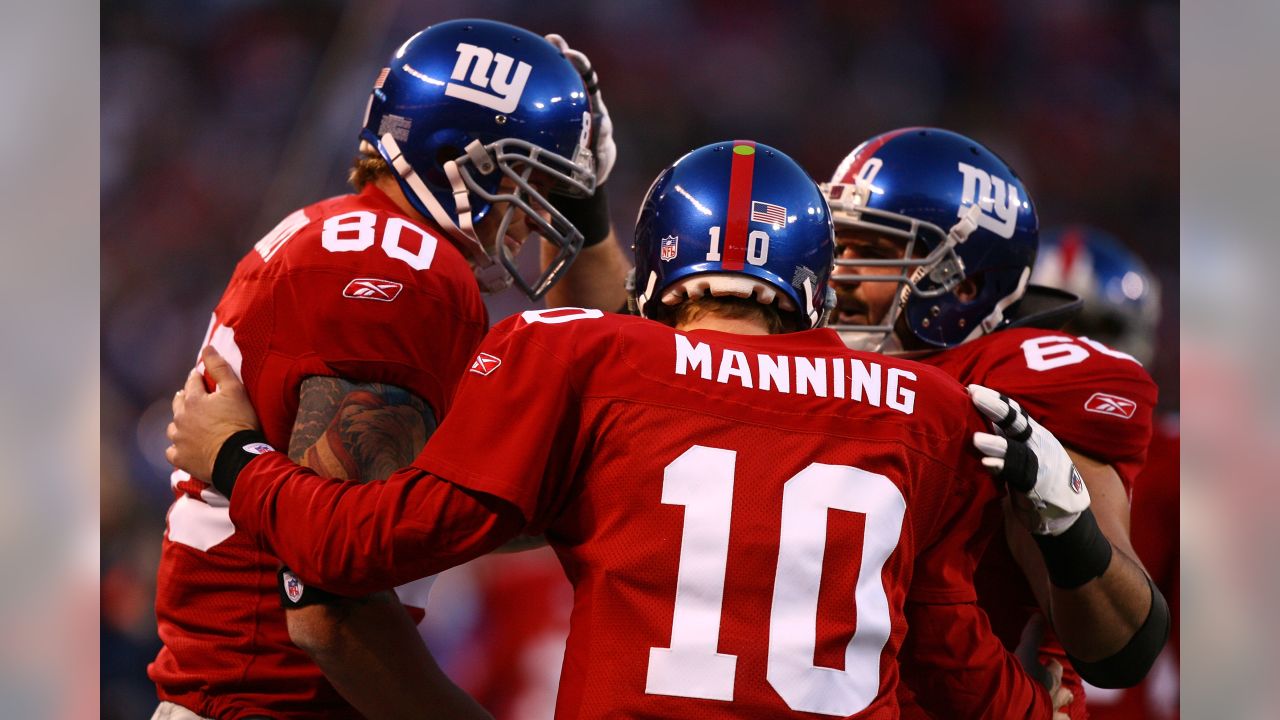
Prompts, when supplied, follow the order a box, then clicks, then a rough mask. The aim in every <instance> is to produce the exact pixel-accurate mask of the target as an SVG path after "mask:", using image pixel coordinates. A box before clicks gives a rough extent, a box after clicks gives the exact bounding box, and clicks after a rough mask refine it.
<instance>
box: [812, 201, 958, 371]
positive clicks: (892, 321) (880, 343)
mask: <svg viewBox="0 0 1280 720" xmlns="http://www.w3.org/2000/svg"><path fill="white" fill-rule="evenodd" d="M822 189H823V192H824V194H825V195H827V198H828V202H829V203H830V204H831V207H832V210H833V211H834V212H833V219H834V222H835V227H836V237H837V241H836V260H835V265H836V271H835V272H834V273H832V275H831V282H832V283H833V284H835V285H836V287H837V288H839V287H840V286H842V285H846V286H847V285H861V284H863V283H892V284H893V285H894V292H893V299H892V300H891V301H890V303H889V305H888V307H887V308H886V309H885V311H884V313H883V314H882V315H881V317H880V319H879V321H876V320H875V319H874V318H870V317H869V318H868V322H867V323H865V324H846V323H839V324H837V325H836V326H835V327H836V330H837V331H838V332H839V333H840V335H841V337H842V338H844V340H845V343H846V344H847V345H848V346H849V347H852V348H855V349H858V350H868V351H872V352H881V351H888V350H900V349H901V345H900V344H899V342H898V339H897V337H896V335H895V327H896V325H897V322H898V318H899V316H901V314H902V309H903V306H904V304H905V303H906V301H907V299H908V298H911V297H917V298H936V297H940V296H942V295H945V294H947V293H949V292H952V291H953V290H955V288H956V287H957V286H958V285H959V284H960V283H961V282H962V281H963V280H964V262H963V261H962V260H961V259H960V258H959V257H958V256H957V255H956V252H955V247H956V245H957V244H958V242H959V239H958V238H957V237H952V236H950V234H949V233H947V232H945V231H943V230H942V228H940V227H938V226H937V225H934V224H932V223H928V222H924V221H921V220H918V219H915V218H911V217H907V216H905V215H899V214H897V213H891V212H886V211H883V210H876V209H873V208H860V207H858V205H857V202H856V200H855V201H854V202H849V201H847V200H846V201H845V202H844V203H841V202H840V201H839V200H832V199H831V198H832V197H833V196H835V197H837V198H850V197H853V198H857V197H858V190H857V189H856V188H855V187H854V186H850V185H842V184H840V183H827V184H824V185H823V186H822ZM837 208H838V211H837ZM849 230H853V231H857V232H859V233H865V234H867V235H872V236H877V237H882V238H885V239H888V240H891V241H893V242H894V244H895V245H896V246H897V248H898V249H899V252H898V253H897V254H896V256H895V257H858V256H857V253H855V257H851V258H849V257H843V253H842V244H841V243H840V234H841V231H849ZM929 248H932V249H929ZM921 252H923V253H924V254H923V256H921ZM842 268H848V271H847V272H841V269H842ZM881 268H892V269H894V270H897V272H896V273H892V274H891V273H886V272H880V269H881ZM868 270H870V271H871V272H865V271H868ZM859 271H863V272H859ZM837 294H839V291H838V290H837ZM868 309H869V310H870V308H868Z"/></svg>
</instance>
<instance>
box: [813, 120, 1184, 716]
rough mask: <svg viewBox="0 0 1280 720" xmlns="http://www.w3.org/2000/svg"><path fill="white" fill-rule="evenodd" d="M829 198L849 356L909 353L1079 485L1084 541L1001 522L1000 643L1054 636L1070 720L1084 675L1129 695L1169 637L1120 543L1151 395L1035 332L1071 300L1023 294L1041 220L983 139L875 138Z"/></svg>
mask: <svg viewBox="0 0 1280 720" xmlns="http://www.w3.org/2000/svg"><path fill="white" fill-rule="evenodd" d="M826 193H827V196H828V201H829V203H830V205H831V208H832V215H833V218H834V220H835V223H836V228H837V244H838V247H839V257H838V259H837V266H838V267H837V270H836V272H835V273H834V287H835V288H836V290H837V293H838V296H839V303H838V306H839V314H838V317H837V325H836V329H837V330H839V331H841V333H842V335H843V336H844V337H845V339H846V342H848V343H849V344H850V346H851V347H860V348H871V349H881V350H892V351H902V352H907V353H910V354H911V356H912V357H913V358H915V359H918V360H920V361H921V362H925V363H928V364H930V365H933V366H935V367H937V368H940V369H942V370H944V371H946V372H947V373H948V374H950V375H952V376H953V377H955V378H957V379H959V380H960V381H961V382H964V383H978V384H982V385H985V386H988V387H991V388H994V389H996V390H998V391H999V392H1001V393H1004V394H1006V395H1008V396H1011V397H1014V398H1017V399H1018V401H1019V402H1021V404H1022V406H1023V407H1025V408H1026V409H1027V410H1028V411H1029V412H1030V414H1031V415H1032V416H1033V417H1036V418H1038V419H1039V420H1040V421H1041V422H1043V423H1044V425H1045V426H1046V427H1047V428H1048V429H1049V430H1051V431H1052V432H1053V433H1054V434H1055V435H1056V436H1057V437H1058V438H1060V439H1061V441H1062V442H1063V444H1064V445H1066V446H1067V447H1068V448H1069V450H1070V452H1071V453H1072V458H1073V459H1074V460H1075V464H1076V465H1077V466H1078V467H1079V470H1080V472H1081V473H1082V475H1083V477H1084V480H1085V483H1086V484H1087V487H1088V490H1089V493H1090V495H1091V496H1092V501H1093V510H1094V513H1095V514H1094V517H1093V521H1094V522H1096V527H1095V526H1094V525H1093V524H1092V523H1083V524H1075V523H1070V524H1068V523H1065V522H1061V521H1059V522H1044V521H1043V518H1041V517H1037V516H1034V515H1031V516H1029V515H1028V514H1027V513H1026V512H1025V510H1026V509H1027V508H1025V507H1023V506H1022V503H1020V502H1015V503H1014V505H1016V506H1018V507H1015V508H1011V511H1010V516H1011V517H1016V518H1018V520H1021V521H1022V522H1017V521H1008V522H1005V523H1004V524H1005V527H1006V534H1007V539H1008V543H1007V544H1004V543H995V544H993V545H992V547H991V549H990V551H989V552H988V553H987V556H986V557H984V558H983V562H982V565H981V566H980V567H979V571H978V582H979V595H980V597H981V600H982V605H983V606H984V607H985V608H986V610H987V612H988V614H989V615H990V616H991V618H992V621H993V623H994V626H995V629H996V632H997V634H999V635H1000V636H1001V637H1002V638H1003V639H1004V641H1005V643H1006V645H1007V646H1008V647H1010V648H1012V647H1016V646H1017V644H1018V641H1019V638H1020V636H1021V634H1022V632H1023V629H1024V627H1025V626H1026V624H1027V620H1028V619H1029V618H1030V617H1031V615H1032V613H1033V612H1034V611H1035V608H1036V607H1037V605H1038V606H1039V607H1040V608H1042V609H1043V610H1044V612H1045V613H1046V614H1047V615H1048V617H1049V618H1050V620H1051V624H1052V628H1053V631H1055V632H1056V637H1054V634H1055V632H1051V633H1049V634H1048V635H1049V637H1047V639H1046V643H1045V647H1044V652H1045V653H1046V654H1047V655H1048V656H1052V657H1057V658H1060V659H1061V660H1062V662H1063V663H1064V664H1066V665H1068V668H1067V672H1066V674H1065V675H1064V679H1063V683H1064V686H1067V687H1070V688H1071V689H1072V691H1073V693H1074V694H1075V702H1074V703H1073V705H1072V707H1071V714H1072V717H1075V718H1081V717H1084V716H1085V708H1084V697H1083V696H1084V693H1083V691H1082V689H1081V684H1080V677H1081V676H1083V677H1084V678H1086V679H1088V680H1089V681H1090V682H1092V683H1093V684H1095V685H1098V686H1103V687H1123V686H1128V685H1132V684H1134V683H1136V682H1138V681H1139V680H1141V678H1142V677H1143V676H1144V675H1145V674H1146V672H1147V670H1148V669H1149V668H1150V667H1151V664H1152V663H1153V662H1154V660H1155V659H1156V656H1157V655H1158V654H1159V652H1160V650H1161V648H1162V647H1163V646H1164V644H1165V640H1166V638H1167V636H1168V632H1169V613H1168V606H1167V604H1166V602H1165V600H1164V598H1163V596H1162V595H1161V593H1160V591H1159V590H1158V589H1157V587H1156V586H1155V585H1154V584H1153V583H1152V582H1151V581H1150V579H1149V578H1148V577H1147V574H1146V573H1145V571H1144V570H1143V567H1142V565H1141V563H1140V561H1139V560H1138V556H1137V554H1136V553H1135V552H1134V549H1133V546H1132V544H1131V542H1130V539H1129V488H1131V487H1132V484H1133V482H1134V479H1135V477H1136V476H1137V474H1138V472H1139V470H1141V468H1142V466H1143V462H1144V460H1145V458H1146V452H1147V444H1148V441H1149V439H1150V436H1151V417H1152V411H1153V408H1154V406H1155V402H1156V387H1155V385H1154V384H1153V383H1152V381H1151V379H1150V377H1149V376H1148V375H1147V373H1146V371H1145V370H1143V368H1142V366H1141V364H1140V363H1139V362H1138V361H1137V360H1135V359H1134V358H1133V357H1131V356H1129V355H1127V354H1125V353H1122V352H1119V351H1117V350H1114V349H1111V348H1109V347H1107V346H1105V345H1103V344H1102V343H1100V342H1097V341H1096V340H1093V339H1090V338H1084V337H1075V336H1072V335H1068V334H1066V333H1063V332H1060V331H1057V330H1056V329H1039V328H1045V327H1053V328H1056V326H1057V325H1058V324H1060V323H1061V321H1062V319H1063V318H1064V317H1065V315H1066V314H1067V311H1069V310H1070V309H1071V304H1070V303H1069V302H1067V301H1066V300H1065V299H1064V298H1069V297H1070V296H1069V295H1064V294H1059V293H1054V292H1052V291H1049V290H1047V289H1037V290H1036V291H1035V292H1034V293H1028V292H1027V289H1028V288H1027V286H1028V279H1029V276H1030V273H1031V266H1032V263H1033V262H1034V259H1035V253H1036V244H1037V234H1038V227H1037V220H1036V215H1035V211H1034V208H1033V207H1032V205H1031V200H1030V198H1029V197H1028V194H1027V191H1026V189H1025V188H1024V187H1023V186H1022V183H1021V181H1020V180H1019V179H1018V177H1017V175H1016V174H1015V173H1014V172H1013V170H1012V169H1010V168H1009V167H1008V166H1007V165H1006V164H1005V163H1004V162H1003V161H1002V160H1000V159H999V158H998V157H996V156H995V155H994V154H993V153H991V152H990V151H989V150H987V149H986V148H985V147H983V146H982V145H980V144H979V143H977V142H974V141H973V140H970V139H969V138H966V137H963V136H961V135H957V134H955V133H951V132H948V131H945V130H939V129H933V128H904V129H900V130H895V131H892V132H889V133H885V134H883V135H879V136H877V137H874V138H872V139H870V140H868V141H867V142H864V143H862V144H861V145H859V146H858V147H856V148H855V149H854V150H853V151H852V152H851V153H850V154H849V155H848V156H847V157H846V158H845V159H844V160H843V161H842V162H841V163H840V165H839V167H838V168H837V170H836V172H835V175H834V176H833V178H832V182H831V183H830V184H829V185H827V186H826ZM1019 302H1021V304H1020V305H1019ZM1015 311H1016V314H1015ZM1012 497H1014V498H1015V499H1016V498H1017V497H1018V496H1017V495H1016V494H1015V495H1014V496H1012ZM990 521H991V522H992V523H994V524H999V523H1000V522H1001V519H1000V518H999V516H992V517H991V518H990ZM1024 525H1025V526H1026V527H1023V526H1024ZM1028 530H1029V531H1030V532H1028ZM1068 545H1074V546H1077V547H1082V546H1083V547H1088V548H1089V552H1065V551H1064V548H1065V547H1066V546H1068ZM1059 639H1061V640H1062V641H1064V642H1065V647H1066V651H1065V652H1064V650H1063V646H1062V645H1060V644H1059ZM1068 660H1069V662H1068Z"/></svg>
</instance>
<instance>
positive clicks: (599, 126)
mask: <svg viewBox="0 0 1280 720" xmlns="http://www.w3.org/2000/svg"><path fill="white" fill-rule="evenodd" d="M547 42H549V43H551V44H552V45H554V46H556V49H557V50H559V51H560V52H562V53H564V56H565V59H567V60H568V61H569V62H570V63H571V64H572V65H573V67H574V69H575V70H577V71H578V74H579V75H581V76H582V82H583V83H584V84H585V85H586V86H587V95H588V96H589V97H590V98H591V122H592V124H593V125H595V132H596V139H595V145H594V147H592V148H591V151H592V153H594V154H595V160H596V185H597V186H599V185H603V184H604V181H605V180H608V179H609V173H610V172H613V164H614V162H616V161H617V159H618V146H617V145H615V144H614V142H613V120H610V119H609V109H608V108H606V107H605V106H604V99H603V98H601V97H600V84H599V82H598V80H597V78H596V71H595V70H593V69H592V68H591V61H590V60H589V59H587V56H586V55H584V54H582V53H581V52H579V51H577V50H570V49H569V43H567V42H565V41H564V38H562V37H560V36H559V35H557V34H555V33H552V34H550V35H548V36H547Z"/></svg>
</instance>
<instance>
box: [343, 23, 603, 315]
mask: <svg viewBox="0 0 1280 720" xmlns="http://www.w3.org/2000/svg"><path fill="white" fill-rule="evenodd" d="M590 135H591V107H590V105H589V100H588V98H587V91H586V87H585V86H584V85H583V81H582V78H581V76H579V74H578V72H577V70H575V69H574V67H573V65H572V64H570V62H569V61H568V60H567V59H565V57H564V55H563V54H561V52H560V51H559V50H557V49H556V48H555V47H554V46H553V45H551V43H549V42H547V41H546V40H545V39H543V38H541V37H539V36H538V35H535V34H533V33H531V32H529V31H527V30H522V29H520V28H518V27H514V26H512V25H507V24H505V23H500V22H494V21H491V20H453V21H450V22H444V23H440V24H438V25H432V26H431V27H429V28H427V29H425V30H422V31H420V32H418V33H417V34H416V35H414V36H413V37H411V38H409V39H408V40H406V41H405V43H404V44H403V45H401V46H400V48H399V49H398V50H396V52H395V54H394V55H393V56H392V57H391V61H390V64H389V66H388V67H387V68H385V69H383V71H382V73H381V74H379V76H378V79H377V81H376V82H375V83H374V86H373V94H372V96H371V97H370V99H369V106H368V109H367V111H366V113H365V121H364V130H363V131H362V132H361V133H360V138H361V140H362V141H363V142H367V143H369V144H370V145H372V146H373V147H374V148H376V149H377V151H378V153H379V154H380V155H382V158H383V159H384V160H386V161H387V164H388V165H389V166H390V167H391V168H393V170H394V173H395V175H396V177H397V180H398V181H399V184H400V188H401V189H402V190H403V191H404V194H405V196H406V197H407V198H408V200H409V203H410V204H412V205H413V207H414V208H415V209H416V210H417V211H418V212H420V213H422V214H423V215H425V216H427V217H429V218H432V219H433V220H435V221H436V222H437V223H438V224H439V225H440V226H441V228H443V229H444V230H445V232H447V233H448V234H449V236H450V237H451V239H452V240H453V241H454V242H455V243H456V244H457V245H458V247H459V248H460V249H461V250H462V251H463V252H464V253H465V254H466V256H467V257H468V258H469V259H470V260H471V262H472V263H473V265H474V266H475V268H476V277H477V279H478V280H479V281H480V284H481V287H482V288H483V289H485V290H486V291H489V292H493V291H497V290H501V289H502V288H504V287H507V286H508V285H510V284H511V283H512V282H513V281H514V282H515V283H517V284H518V285H519V286H520V287H521V289H523V290H524V291H525V293H526V294H528V295H529V296H530V297H531V298H534V299H537V298H539V297H541V296H542V295H543V294H544V293H545V292H546V291H547V290H548V289H549V288H550V287H551V286H552V285H553V284H555V281H556V280H558V279H559V278H560V276H561V275H563V273H564V271H565V270H567V269H568V267H569V264H570V263H572V261H573V259H574V257H576V256H577V253H578V251H579V250H581V248H582V233H580V232H579V231H578V230H577V228H575V227H574V226H573V225H572V224H571V223H570V222H569V221H568V220H566V219H565V217H564V216H563V215H562V214H561V213H560V212H558V211H557V210H556V209H555V208H553V207H552V206H551V203H550V202H549V201H548V200H547V198H546V195H545V193H549V192H551V191H555V192H559V193H564V194H569V195H576V196H588V195H591V194H592V193H593V192H595V162H594V159H593V157H592V154H591V150H590V143H589V140H590ZM535 172H537V173H538V175H537V176H535V175H534V173H535ZM504 179H507V180H509V181H510V182H509V183H508V184H507V187H506V188H502V187H500V185H502V181H503V180H504ZM501 202H506V203H508V204H507V206H506V212H505V213H504V214H503V215H502V217H501V222H500V223H499V225H498V229H497V232H496V233H495V237H494V238H488V237H486V238H483V239H482V238H480V237H478V236H477V234H476V226H477V225H478V224H479V223H480V222H481V221H482V220H483V219H484V218H485V216H486V215H487V214H488V213H489V212H490V211H491V210H493V208H494V204H495V203H501ZM517 210H519V211H522V212H523V213H524V215H525V216H526V217H527V218H528V219H529V220H531V221H532V222H533V223H534V224H535V226H536V227H537V228H538V232H539V234H541V235H542V237H543V238H545V239H546V240H548V241H550V242H551V244H552V245H554V246H555V247H556V248H557V250H558V254H557V257H556V259H555V261H554V262H552V263H551V264H550V266H549V267H548V268H547V270H546V271H544V272H543V273H542V275H541V276H539V277H538V278H537V279H536V280H534V281H532V282H527V281H526V280H525V279H524V278H523V277H521V275H520V273H519V271H518V270H517V267H516V261H515V258H514V256H513V254H512V252H511V249H510V248H509V247H508V246H507V243H506V242H504V241H503V240H504V238H505V237H506V232H507V229H508V227H510V225H511V222H512V220H513V218H514V217H515V213H516V211H517ZM540 211H541V212H545V213H548V214H549V215H550V220H549V221H548V220H544V219H543V218H542V217H541V216H540V215H539V212H540Z"/></svg>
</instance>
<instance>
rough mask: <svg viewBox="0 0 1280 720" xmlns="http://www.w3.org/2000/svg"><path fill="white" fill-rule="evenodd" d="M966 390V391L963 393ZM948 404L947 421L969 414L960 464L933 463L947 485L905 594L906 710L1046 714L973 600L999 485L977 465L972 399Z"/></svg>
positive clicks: (1043, 699)
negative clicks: (950, 408) (949, 415)
mask: <svg viewBox="0 0 1280 720" xmlns="http://www.w3.org/2000/svg"><path fill="white" fill-rule="evenodd" d="M960 394H964V393H960ZM963 401H964V402H963V406H960V407H956V408H953V413H958V414H959V417H958V418H957V417H956V415H955V414H953V415H952V418H953V420H952V422H955V421H956V420H957V419H967V422H964V423H963V429H962V430H961V431H960V433H959V434H958V435H957V436H955V440H954V442H956V443H958V444H961V445H962V447H959V448H956V451H957V452H956V453H955V454H957V455H959V456H960V458H961V459H960V462H959V463H958V465H957V467H954V468H952V467H948V466H946V465H944V464H942V463H933V464H932V466H931V470H930V472H931V473H933V474H934V475H933V476H932V477H927V480H928V481H929V482H930V483H934V484H944V483H945V484H948V485H949V486H950V487H951V488H952V490H951V492H950V494H949V495H948V497H947V498H946V502H945V503H944V504H943V508H942V511H941V512H940V513H939V515H940V519H939V521H938V524H937V525H936V526H934V527H933V528H932V529H931V531H930V533H931V537H932V542H929V543H927V544H925V545H923V546H922V549H921V551H920V552H919V553H918V554H917V556H916V562H915V568H914V570H913V575H912V579H911V589H910V591H909V593H908V595H907V603H906V606H905V613H906V618H907V636H906V639H905V641H904V644H903V648H902V653H901V655H900V656H899V657H900V668H901V672H902V682H903V687H904V688H905V689H904V690H903V691H902V692H900V693H899V695H900V700H901V702H902V705H903V711H904V717H908V718H911V717H929V716H928V715H923V714H921V709H924V710H928V711H929V712H930V713H932V714H933V715H932V716H934V717H947V718H992V719H994V718H1024V717H1025V718H1047V717H1049V715H1050V702H1049V695H1048V692H1047V691H1046V690H1045V689H1044V688H1043V687H1042V686H1040V685H1039V684H1038V683H1036V682H1035V680H1033V679H1032V678H1031V677H1030V676H1029V675H1028V674H1027V673H1026V672H1025V671H1024V670H1023V669H1022V666H1021V665H1020V664H1019V663H1018V660H1017V658H1015V657H1014V656H1013V655H1012V654H1010V653H1009V652H1008V651H1007V650H1006V649H1005V648H1004V645H1002V644H1001V643H1000V640H999V638H997V637H996V635H995V633H994V632H993V631H992V629H991V624H990V622H989V621H988V619H987V616H986V614H985V613H984V612H983V611H982V610H980V609H979V608H978V606H977V591H976V589H975V587H974V582H973V577H974V573H975V571H976V569H977V566H978V562H979V560H980V559H981V558H982V555H983V553H984V552H985V550H986V548H987V544H988V543H989V542H990V541H991V539H992V535H993V532H994V529H995V528H998V527H1000V524H999V523H998V522H996V523H992V522H991V521H990V518H991V517H992V516H995V517H997V518H998V517H999V516H1000V513H1001V503H1000V499H1001V498H1002V497H1003V495H1004V492H1003V490H1002V489H1001V488H1000V486H999V485H998V484H997V483H996V482H995V480H994V479H993V478H992V477H991V476H990V475H989V474H988V473H987V472H986V471H985V470H983V469H982V466H981V464H980V462H979V460H978V456H977V453H976V451H974V450H973V449H972V448H971V446H970V438H971V437H972V436H973V433H974V432H976V431H980V430H985V429H986V428H985V427H984V425H983V422H982V420H981V419H980V418H979V416H978V413H977V411H975V410H974V409H973V408H972V406H971V405H970V404H969V400H968V397H967V395H965V397H964V398H963Z"/></svg>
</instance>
